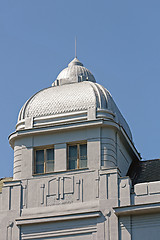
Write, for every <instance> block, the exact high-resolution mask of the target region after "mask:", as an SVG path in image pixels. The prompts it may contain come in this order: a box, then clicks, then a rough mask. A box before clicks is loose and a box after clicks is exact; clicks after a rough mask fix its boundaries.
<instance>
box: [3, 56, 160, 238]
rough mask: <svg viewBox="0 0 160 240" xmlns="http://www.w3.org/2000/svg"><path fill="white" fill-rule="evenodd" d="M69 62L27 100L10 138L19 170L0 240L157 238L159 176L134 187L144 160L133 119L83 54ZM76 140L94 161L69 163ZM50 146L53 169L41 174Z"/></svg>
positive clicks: (9, 186)
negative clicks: (38, 154)
mask: <svg viewBox="0 0 160 240" xmlns="http://www.w3.org/2000/svg"><path fill="white" fill-rule="evenodd" d="M73 64H74V68H73ZM76 66H77V69H78V70H77V69H76ZM70 67H72V68H73V69H69V70H65V72H66V71H67V74H66V73H65V74H64V73H63V74H60V75H59V76H61V77H62V78H60V77H59V78H57V80H56V81H55V83H54V84H53V86H52V87H51V88H49V90H46V89H45V90H42V91H41V92H39V93H38V94H37V95H34V96H33V97H32V98H31V99H30V100H28V101H27V102H26V104H25V105H24V106H23V107H22V110H21V111H20V114H19V118H18V123H17V129H16V131H15V132H14V133H13V134H11V135H10V137H9V141H10V144H11V146H12V148H13V149H14V168H13V169H14V170H13V179H9V180H8V181H7V182H4V183H3V188H2V192H1V193H0V232H1V234H0V239H2V240H6V239H7V240H18V239H19V240H29V239H35V240H40V239H41V240H44V239H46V240H47V239H50V240H51V239H54V240H64V239H65V240H73V239H76V240H82V239H83V240H118V239H119V240H140V239H148V240H149V239H152V240H158V239H159V238H160V237H159V236H160V212H159V209H160V181H154V182H143V183H137V184H135V185H134V186H133V184H132V181H131V179H130V177H129V176H127V175H128V174H127V173H128V170H129V168H130V166H131V164H133V163H134V162H139V161H140V160H141V158H140V155H139V153H138V152H137V150H136V148H135V146H134V144H133V142H132V137H131V133H130V130H129V127H128V125H127V123H126V122H125V120H124V118H123V117H122V115H121V113H120V111H119V110H118V108H117V106H116V105H115V103H114V101H113V99H112V97H111V95H110V94H109V92H108V91H107V90H106V89H105V90H104V88H103V87H102V86H100V85H98V84H96V83H95V79H94V77H93V75H92V74H90V72H89V70H86V68H85V70H84V69H83V65H82V64H81V63H80V62H79V61H78V60H77V59H76V60H74V61H73V62H71V63H70V65H69V66H68V68H70ZM63 71H64V70H63ZM69 74H71V82H70V81H69V79H70V75H69ZM77 74H78V75H77ZM85 74H86V75H85ZM66 76H67V77H66ZM90 76H91V79H88V78H89V77H90ZM65 77H66V78H65ZM66 79H67V80H66ZM79 79H81V81H79ZM85 81H87V82H85ZM63 85H65V86H63ZM67 88H68V91H69V92H67V90H66V89H67ZM64 89H65V91H64ZM83 89H84V90H83ZM86 89H87V90H86ZM82 91H83V92H82ZM89 91H90V92H91V93H90V96H89V95H88V100H87V92H88V94H89ZM53 92H55V93H53ZM59 93H60V94H59ZM62 93H63V96H62V95H61V94H62ZM68 93H69V95H68ZM49 94H50V95H49ZM50 96H51V97H50ZM74 96H75V99H76V101H75V102H74ZM54 98H55V99H54ZM57 99H59V101H57ZM66 99H68V100H66ZM77 99H78V100H77ZM56 101H57V104H59V105H58V106H57V104H55V102H56ZM66 101H68V103H67V102H66ZM71 102H73V106H74V108H73V109H72V105H71ZM51 103H52V104H51ZM42 104H43V106H42ZM97 104H99V105H97ZM41 106H42V108H41ZM61 106H62V109H63V112H62V111H61ZM43 109H44V110H43ZM44 111H45V114H44ZM71 143H74V144H80V143H86V144H87V167H85V168H82V169H81V168H78V169H68V145H69V144H71ZM45 146H47V147H48V146H52V147H53V148H54V171H53V172H47V173H40V174H36V173H35V171H34V165H35V151H36V149H39V148H42V147H43V148H44V147H45Z"/></svg>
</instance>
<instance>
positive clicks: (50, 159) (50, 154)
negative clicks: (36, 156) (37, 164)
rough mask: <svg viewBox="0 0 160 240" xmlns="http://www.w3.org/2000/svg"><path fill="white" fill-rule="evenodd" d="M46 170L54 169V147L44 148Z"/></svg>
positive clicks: (51, 170)
mask: <svg viewBox="0 0 160 240" xmlns="http://www.w3.org/2000/svg"><path fill="white" fill-rule="evenodd" d="M46 155H47V156H46V172H53V171H54V149H53V148H52V149H47V150H46Z"/></svg>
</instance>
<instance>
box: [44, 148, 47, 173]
mask: <svg viewBox="0 0 160 240" xmlns="http://www.w3.org/2000/svg"><path fill="white" fill-rule="evenodd" d="M46 152H47V151H46V149H44V173H45V172H46Z"/></svg>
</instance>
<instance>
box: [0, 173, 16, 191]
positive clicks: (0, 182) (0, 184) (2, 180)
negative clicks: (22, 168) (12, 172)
mask: <svg viewBox="0 0 160 240" xmlns="http://www.w3.org/2000/svg"><path fill="white" fill-rule="evenodd" d="M12 179H13V178H12V177H8V178H0V193H1V192H2V187H3V183H4V182H9V181H12Z"/></svg>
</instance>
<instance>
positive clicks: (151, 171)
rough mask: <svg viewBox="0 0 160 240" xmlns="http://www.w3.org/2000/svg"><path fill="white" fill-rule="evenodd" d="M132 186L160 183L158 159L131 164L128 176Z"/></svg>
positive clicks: (159, 160) (159, 162)
mask: <svg viewBox="0 0 160 240" xmlns="http://www.w3.org/2000/svg"><path fill="white" fill-rule="evenodd" d="M127 176H129V177H130V178H131V180H132V184H133V185H135V184H137V183H143V182H154V181H160V159H153V160H147V161H137V162H132V164H131V166H130V168H129V170H128V174H127Z"/></svg>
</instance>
